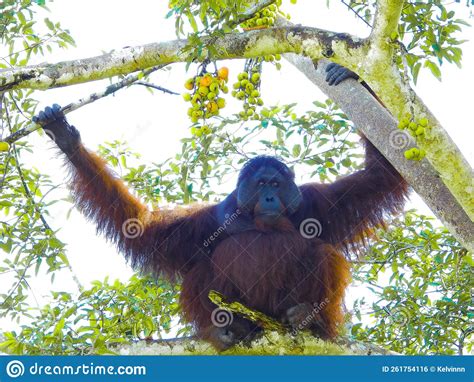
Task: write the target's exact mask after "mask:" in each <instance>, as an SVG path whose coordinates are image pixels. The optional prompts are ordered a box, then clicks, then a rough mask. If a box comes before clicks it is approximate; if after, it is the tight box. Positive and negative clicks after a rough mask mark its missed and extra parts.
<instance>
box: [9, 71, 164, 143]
mask: <svg viewBox="0 0 474 382" xmlns="http://www.w3.org/2000/svg"><path fill="white" fill-rule="evenodd" d="M164 66H165V65H158V66H154V67H152V68H149V69H145V70H143V71H141V72H140V73H136V74H130V75H128V76H126V77H125V78H124V79H122V80H121V81H119V82H116V83H115V84H111V85H109V86H107V87H106V88H105V89H104V90H103V91H101V92H98V93H92V94H90V95H89V96H87V97H85V98H81V99H79V100H78V101H76V102H71V103H70V104H68V105H66V106H64V107H62V108H61V111H62V112H63V113H64V114H68V113H70V112H71V111H74V110H77V109H79V108H81V107H83V106H85V105H88V104H90V103H92V102H94V101H97V100H98V99H101V98H104V97H107V96H109V95H111V94H114V93H115V92H116V91H117V90H120V89H123V88H124V87H126V86H129V85H131V84H133V83H134V82H136V81H138V80H139V79H140V78H142V77H143V76H147V75H149V74H151V73H153V72H154V71H156V70H158V69H161V68H163V67H164ZM160 90H161V89H160ZM39 128H40V125H38V124H36V123H34V122H32V123H30V124H29V125H28V126H27V127H25V128H23V129H21V130H18V131H17V132H15V133H13V134H11V135H10V136H8V137H6V138H5V139H4V142H7V143H9V144H12V143H14V142H16V141H18V140H19V139H21V138H23V137H26V136H27V135H29V134H31V133H32V132H33V131H36V130H38V129H39Z"/></svg>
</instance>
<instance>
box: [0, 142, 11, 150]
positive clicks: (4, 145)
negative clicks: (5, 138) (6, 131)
mask: <svg viewBox="0 0 474 382" xmlns="http://www.w3.org/2000/svg"><path fill="white" fill-rule="evenodd" d="M8 150H10V144H9V143H8V142H0V152H3V151H8Z"/></svg>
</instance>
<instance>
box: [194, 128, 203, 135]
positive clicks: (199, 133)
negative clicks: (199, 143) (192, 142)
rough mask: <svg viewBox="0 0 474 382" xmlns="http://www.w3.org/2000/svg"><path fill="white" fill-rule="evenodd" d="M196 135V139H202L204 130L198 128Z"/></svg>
mask: <svg viewBox="0 0 474 382" xmlns="http://www.w3.org/2000/svg"><path fill="white" fill-rule="evenodd" d="M194 135H196V137H200V136H201V135H202V129H200V128H196V130H195V132H194Z"/></svg>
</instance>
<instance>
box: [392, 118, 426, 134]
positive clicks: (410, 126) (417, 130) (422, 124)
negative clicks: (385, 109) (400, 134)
mask: <svg viewBox="0 0 474 382" xmlns="http://www.w3.org/2000/svg"><path fill="white" fill-rule="evenodd" d="M398 128H399V129H401V130H405V129H407V130H408V132H409V133H410V135H411V136H413V137H421V136H423V135H424V134H425V130H426V129H427V128H428V120H427V119H426V118H421V119H420V120H419V121H418V123H416V122H414V121H410V120H409V119H408V118H402V119H401V120H400V123H399V124H398Z"/></svg>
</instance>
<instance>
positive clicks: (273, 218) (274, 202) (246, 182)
mask: <svg viewBox="0 0 474 382" xmlns="http://www.w3.org/2000/svg"><path fill="white" fill-rule="evenodd" d="M301 201H302V197H301V193H300V191H299V189H298V187H297V186H296V184H295V183H294V182H293V180H292V179H290V178H289V177H288V176H285V175H283V174H281V173H280V172H279V171H278V170H277V169H275V168H274V167H271V166H262V167H260V168H258V169H257V170H256V171H255V172H254V173H249V175H248V176H247V177H246V178H245V179H243V180H242V182H241V183H240V185H239V187H238V189H237V205H238V207H239V209H240V210H242V211H243V212H244V213H248V214H250V215H252V216H253V217H254V218H255V219H258V220H260V221H263V222H264V223H265V224H269V225H273V224H274V223H276V222H278V220H279V219H281V218H282V217H287V216H288V215H291V214H293V213H294V212H296V210H297V209H298V207H299V206H300V204H301Z"/></svg>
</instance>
